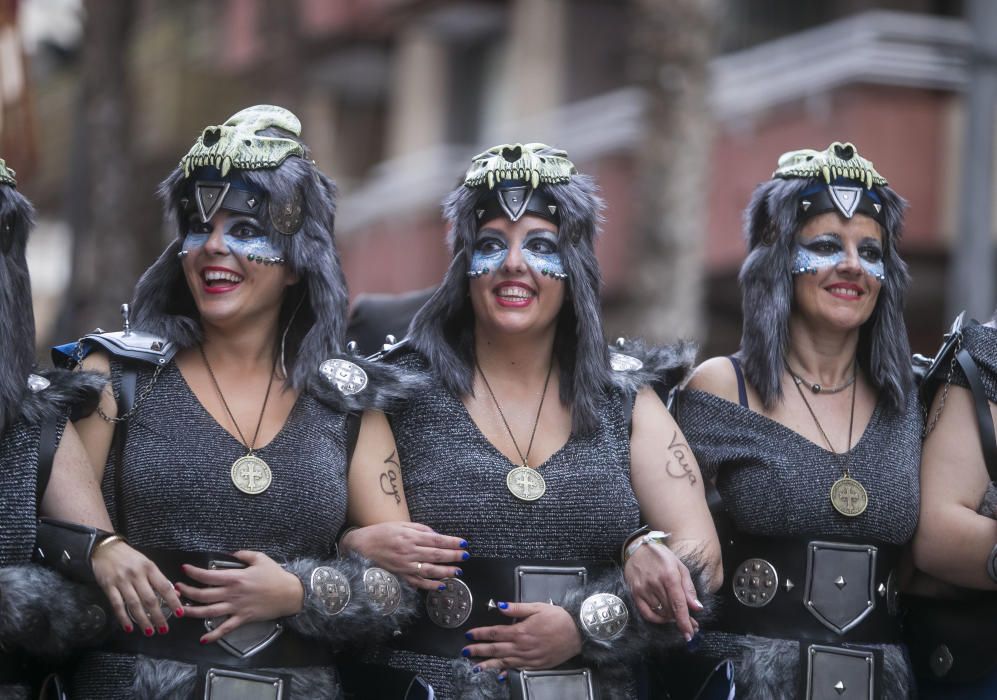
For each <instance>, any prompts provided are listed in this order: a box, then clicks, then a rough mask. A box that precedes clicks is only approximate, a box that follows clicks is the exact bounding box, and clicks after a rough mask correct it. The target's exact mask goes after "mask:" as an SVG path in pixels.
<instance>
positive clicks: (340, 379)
mask: <svg viewBox="0 0 997 700" xmlns="http://www.w3.org/2000/svg"><path fill="white" fill-rule="evenodd" d="M318 369H319V372H321V373H322V376H323V377H325V378H326V380H327V381H328V382H329V383H330V384H332V385H333V386H334V387H336V388H337V389H339V391H340V392H342V393H343V394H344V395H346V396H352V395H353V394H359V393H360V392H361V391H363V390H364V389H365V388H366V387H367V373H366V372H364V371H363V368H362V367H360V366H359V365H356V364H354V363H352V362H350V361H349V360H341V359H339V358H334V359H332V360H326V361H325V362H323V363H322V364H321V365H319V368H318Z"/></svg>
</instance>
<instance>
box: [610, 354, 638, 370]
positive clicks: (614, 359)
mask: <svg viewBox="0 0 997 700" xmlns="http://www.w3.org/2000/svg"><path fill="white" fill-rule="evenodd" d="M609 366H610V367H612V368H613V369H614V370H616V371H617V372H636V371H637V370H639V369H641V368H642V367H643V366H644V363H643V362H641V361H640V360H638V359H637V358H636V357H633V356H632V355H624V354H623V353H622V352H611V353H609Z"/></svg>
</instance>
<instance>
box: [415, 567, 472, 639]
mask: <svg viewBox="0 0 997 700" xmlns="http://www.w3.org/2000/svg"><path fill="white" fill-rule="evenodd" d="M442 582H443V584H444V585H445V586H446V590H443V591H430V592H429V593H427V594H426V614H427V615H429V619H430V620H432V621H433V623H434V624H436V625H438V626H440V627H445V628H446V629H455V628H457V627H460V626H461V625H463V624H464V623H465V622H467V618H469V617H471V605H472V604H473V603H474V598H473V596H472V595H471V589H470V588H468V587H467V584H466V583H464V582H463V581H461V580H460V579H456V578H445V579H442Z"/></svg>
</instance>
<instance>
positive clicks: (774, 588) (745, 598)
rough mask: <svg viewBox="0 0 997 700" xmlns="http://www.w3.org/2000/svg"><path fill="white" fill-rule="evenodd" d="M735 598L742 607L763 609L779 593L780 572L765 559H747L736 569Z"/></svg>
mask: <svg viewBox="0 0 997 700" xmlns="http://www.w3.org/2000/svg"><path fill="white" fill-rule="evenodd" d="M734 572H735V573H734V581H733V582H732V583H731V587H732V588H733V589H734V597H735V598H737V602H739V603H741V605H747V606H748V607H749V608H762V607H765V606H766V605H768V604H769V603H771V602H772V599H773V598H775V594H776V593H778V592H779V572H777V571H776V570H775V567H774V566H772V565H771V564H770V563H769V562H767V561H765V560H764V559H759V558H757V557H753V558H751V559H745V560H744V561H742V562H741V563H740V564H738V565H737V568H736V569H734Z"/></svg>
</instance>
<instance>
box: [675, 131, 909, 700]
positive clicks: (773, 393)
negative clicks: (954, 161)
mask: <svg viewBox="0 0 997 700" xmlns="http://www.w3.org/2000/svg"><path fill="white" fill-rule="evenodd" d="M904 206H905V205H904V202H903V200H902V199H901V198H900V197H899V196H898V195H897V194H896V193H895V192H894V191H893V190H892V189H890V188H889V187H888V186H887V182H886V180H885V179H884V178H882V177H881V176H880V175H879V174H878V173H877V172H876V171H875V170H874V169H873V166H872V163H871V162H869V161H868V160H866V159H865V158H863V157H861V156H860V155H859V154H858V153H857V152H856V150H855V147H854V146H852V145H851V144H847V143H846V144H842V143H833V144H832V145H831V146H829V147H828V148H827V150H825V151H816V150H809V149H808V150H801V151H793V152H790V153H786V154H784V155H783V156H782V157H781V158H780V159H779V166H778V169H777V170H776V171H775V173H774V174H773V177H772V179H771V180H769V181H767V182H764V183H762V184H761V185H759V187H758V188H757V189H756V190H755V193H754V195H753V196H752V199H751V202H750V204H749V205H748V209H747V211H746V213H745V234H746V237H747V239H748V249H749V252H748V257H747V259H746V260H745V261H744V264H743V265H742V266H741V273H740V278H739V279H740V282H741V288H742V294H743V300H742V308H743V314H744V330H743V334H742V339H741V348H740V350H739V351H738V352H737V353H736V354H735V355H732V356H730V357H717V358H713V359H710V360H707V361H706V362H704V363H703V364H702V365H701V366H700V367H699V368H698V369H697V370H696V372H695V373H694V374H693V376H692V378H691V379H690V381H689V384H688V386H687V388H686V390H685V391H683V392H682V393H681V394H680V395H679V397H678V399H677V402H676V403H677V410H678V413H677V415H678V420H679V424H680V425H681V426H682V429H683V430H684V431H685V434H686V435H687V436H688V438H689V442H690V446H691V447H692V450H693V452H694V453H695V454H696V456H697V458H698V459H699V462H700V464H701V465H702V466H703V472H704V474H705V475H706V477H707V478H709V479H711V480H713V481H714V482H715V484H716V486H717V488H718V490H719V493H720V495H721V496H722V498H723V506H724V511H723V514H722V520H723V523H724V524H718V530H719V531H720V533H721V541H722V542H723V546H724V561H725V562H726V566H727V571H726V574H727V575H726V582H725V585H724V588H723V592H722V597H723V598H724V599H725V600H724V603H725V604H724V607H723V616H722V618H721V620H720V621H719V622H718V624H717V625H716V628H717V630H718V631H715V632H710V633H707V634H706V635H705V643H704V645H703V649H704V651H705V652H706V653H707V654H709V655H712V656H713V657H714V658H716V657H728V658H730V659H732V660H733V661H734V662H735V665H736V671H735V678H736V680H737V683H738V690H739V692H738V697H746V698H766V699H767V700H771V699H773V698H787V699H788V698H801V697H802V698H813V697H848V698H867V697H875V698H883V697H885V698H906V697H907V694H908V692H909V690H910V677H909V669H908V664H907V662H906V660H905V656H904V654H903V652H902V649H901V647H900V646H899V639H900V636H899V620H898V618H897V617H896V607H895V602H896V576H897V573H896V565H897V562H898V558H899V555H900V550H901V548H902V547H903V545H904V544H905V543H906V542H908V540H910V538H911V536H912V535H913V533H914V526H915V525H916V521H917V507H918V477H917V471H918V461H919V457H920V429H921V420H920V412H919V410H918V405H917V403H918V402H917V401H916V398H915V397H913V396H912V395H911V389H912V377H911V371H910V362H909V359H908V358H909V349H908V342H907V334H906V330H905V328H904V324H903V319H902V313H901V312H902V308H903V299H904V294H905V291H906V289H907V286H908V275H907V267H906V265H905V264H904V262H903V260H902V259H901V258H900V256H899V254H898V252H897V248H896V246H897V242H898V240H899V237H900V234H901V223H902V214H903V209H904Z"/></svg>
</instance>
